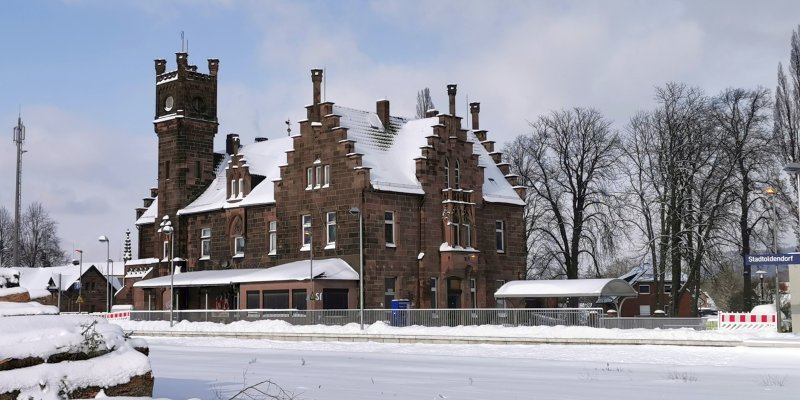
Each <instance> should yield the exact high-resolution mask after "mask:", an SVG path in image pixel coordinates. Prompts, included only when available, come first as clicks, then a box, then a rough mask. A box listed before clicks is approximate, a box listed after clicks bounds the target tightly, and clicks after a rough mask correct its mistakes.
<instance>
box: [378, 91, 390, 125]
mask: <svg viewBox="0 0 800 400" xmlns="http://www.w3.org/2000/svg"><path fill="white" fill-rule="evenodd" d="M375 109H376V111H375V112H376V113H377V114H378V118H380V119H381V123H382V124H383V129H386V130H387V131H388V130H389V100H385V99H384V100H378V101H377V102H375Z"/></svg>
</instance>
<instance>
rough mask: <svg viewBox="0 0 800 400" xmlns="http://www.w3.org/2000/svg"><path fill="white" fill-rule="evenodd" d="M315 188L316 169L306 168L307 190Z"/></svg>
mask: <svg viewBox="0 0 800 400" xmlns="http://www.w3.org/2000/svg"><path fill="white" fill-rule="evenodd" d="M312 186H314V169H313V168H306V190H309V189H311V187H312Z"/></svg>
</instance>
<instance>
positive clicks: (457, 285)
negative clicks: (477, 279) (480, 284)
mask: <svg viewBox="0 0 800 400" xmlns="http://www.w3.org/2000/svg"><path fill="white" fill-rule="evenodd" d="M447 308H461V279H459V278H447Z"/></svg>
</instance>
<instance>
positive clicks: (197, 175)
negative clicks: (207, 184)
mask: <svg viewBox="0 0 800 400" xmlns="http://www.w3.org/2000/svg"><path fill="white" fill-rule="evenodd" d="M194 176H195V178H197V180H200V178H202V176H201V174H200V161H195V162H194Z"/></svg>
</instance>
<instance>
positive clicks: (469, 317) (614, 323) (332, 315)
mask: <svg viewBox="0 0 800 400" xmlns="http://www.w3.org/2000/svg"><path fill="white" fill-rule="evenodd" d="M174 314H175V320H176V321H190V322H200V321H207V322H218V323H231V322H236V321H260V320H280V321H285V322H287V323H290V324H292V325H318V324H319V325H345V324H350V323H359V322H360V318H359V310H273V309H252V310H224V311H222V310H176V311H175V312H174ZM130 319H131V320H134V321H169V311H161V310H159V311H130ZM376 322H384V323H386V324H388V325H391V326H412V325H420V326H430V327H437V326H449V327H454V326H477V325H503V326H559V325H560V326H587V327H593V328H619V329H632V328H648V329H652V328H661V329H670V328H684V327H689V328H693V329H698V330H702V329H705V323H704V320H703V319H702V318H667V317H652V318H646V317H635V318H624V317H623V318H618V317H608V316H606V315H605V314H604V313H603V310H602V309H600V308H479V309H407V310H386V309H370V310H364V324H367V325H370V324H373V323H376Z"/></svg>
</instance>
